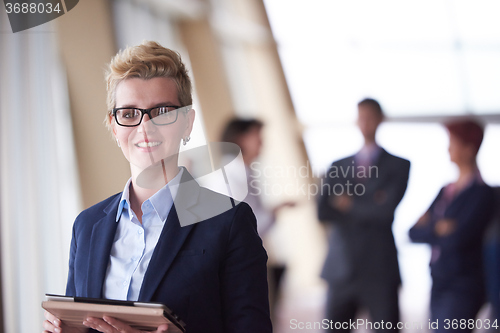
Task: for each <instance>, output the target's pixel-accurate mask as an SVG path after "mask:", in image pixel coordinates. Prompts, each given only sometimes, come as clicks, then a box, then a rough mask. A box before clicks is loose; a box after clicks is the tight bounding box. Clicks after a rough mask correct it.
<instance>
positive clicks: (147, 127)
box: [137, 114, 156, 133]
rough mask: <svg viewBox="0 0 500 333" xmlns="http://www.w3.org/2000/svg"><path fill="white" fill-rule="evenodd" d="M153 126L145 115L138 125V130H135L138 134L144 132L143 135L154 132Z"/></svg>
mask: <svg viewBox="0 0 500 333" xmlns="http://www.w3.org/2000/svg"><path fill="white" fill-rule="evenodd" d="M155 127H156V126H155V125H154V124H153V122H152V121H151V118H150V117H149V115H148V114H145V115H144V117H143V118H142V121H141V123H140V124H139V128H138V129H137V131H138V132H144V133H150V132H153V131H154V130H155Z"/></svg>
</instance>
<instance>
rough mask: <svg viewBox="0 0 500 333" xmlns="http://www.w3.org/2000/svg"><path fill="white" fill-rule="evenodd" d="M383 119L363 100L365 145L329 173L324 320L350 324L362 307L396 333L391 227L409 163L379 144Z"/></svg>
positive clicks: (324, 207)
mask: <svg viewBox="0 0 500 333" xmlns="http://www.w3.org/2000/svg"><path fill="white" fill-rule="evenodd" d="M383 119H384V114H383V112H382V108H381V107H380V104H379V103H378V102H377V101H376V100H374V99H369V98H367V99H364V100H362V101H360V102H359V103H358V120H357V124H358V127H359V129H360V131H361V134H362V135H363V138H364V145H363V147H362V148H361V150H360V151H359V152H358V153H357V154H355V155H353V156H349V157H346V158H344V159H341V160H339V161H336V162H334V163H333V164H332V166H331V167H330V169H329V171H328V173H327V175H326V178H325V182H324V183H323V186H322V191H321V195H320V198H319V203H318V218H319V220H320V221H322V222H324V223H328V224H329V225H331V227H332V228H331V230H330V235H329V249H328V254H327V257H326V261H325V264H324V267H323V271H322V273H321V276H322V277H323V278H324V279H325V280H326V281H327V282H328V296H327V305H326V318H328V319H329V320H332V321H334V322H339V323H345V322H347V323H348V322H349V321H350V320H354V319H355V316H356V313H357V312H358V310H359V309H361V308H364V309H367V310H368V312H369V314H370V317H371V320H372V321H375V322H381V321H384V322H385V323H386V324H387V323H390V325H386V326H385V328H388V326H391V327H392V328H393V330H390V331H394V330H395V329H394V328H395V327H396V325H397V322H398V321H399V305H398V289H399V286H400V284H401V278H400V274H399V265H398V258H397V250H396V245H395V243H394V236H393V234H392V223H393V220H394V211H395V210H396V207H397V206H398V204H399V202H400V201H401V199H402V198H403V195H404V193H405V191H406V187H407V184H408V177H409V171H410V162H409V161H407V160H405V159H402V158H399V157H396V156H393V155H391V154H389V153H388V152H387V151H385V150H384V149H383V148H382V147H380V146H379V145H378V144H377V142H376V140H375V136H376V132H377V129H378V127H379V125H380V123H381V122H382V121H383ZM335 331H349V329H336V330H335ZM377 331H379V332H382V331H385V330H384V329H380V330H377ZM387 331H389V330H387Z"/></svg>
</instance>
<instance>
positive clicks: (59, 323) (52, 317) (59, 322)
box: [44, 311, 61, 327]
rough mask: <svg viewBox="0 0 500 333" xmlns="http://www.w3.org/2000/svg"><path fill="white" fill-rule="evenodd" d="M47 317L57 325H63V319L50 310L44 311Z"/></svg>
mask: <svg viewBox="0 0 500 333" xmlns="http://www.w3.org/2000/svg"><path fill="white" fill-rule="evenodd" d="M44 316H45V319H47V320H48V321H49V322H51V323H52V324H53V325H54V326H55V327H61V320H60V319H59V318H57V317H56V316H54V315H53V314H52V313H50V312H49V311H45V313H44Z"/></svg>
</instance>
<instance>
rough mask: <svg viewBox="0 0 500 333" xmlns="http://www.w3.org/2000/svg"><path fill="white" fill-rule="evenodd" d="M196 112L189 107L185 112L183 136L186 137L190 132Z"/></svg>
mask: <svg viewBox="0 0 500 333" xmlns="http://www.w3.org/2000/svg"><path fill="white" fill-rule="evenodd" d="M195 114H196V112H195V111H194V110H193V109H191V110H189V111H188V112H187V114H186V120H187V123H186V129H185V130H184V135H183V137H184V138H185V137H188V136H189V135H190V134H191V131H192V130H193V125H194V118H195Z"/></svg>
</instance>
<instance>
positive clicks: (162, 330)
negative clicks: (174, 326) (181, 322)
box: [156, 324, 168, 333]
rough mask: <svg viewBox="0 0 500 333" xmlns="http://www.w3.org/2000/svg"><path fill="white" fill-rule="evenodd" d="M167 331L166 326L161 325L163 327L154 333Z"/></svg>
mask: <svg viewBox="0 0 500 333" xmlns="http://www.w3.org/2000/svg"><path fill="white" fill-rule="evenodd" d="M167 331H168V325H167V324H163V325H161V326H159V327H158V329H157V330H156V333H163V332H167Z"/></svg>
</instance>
